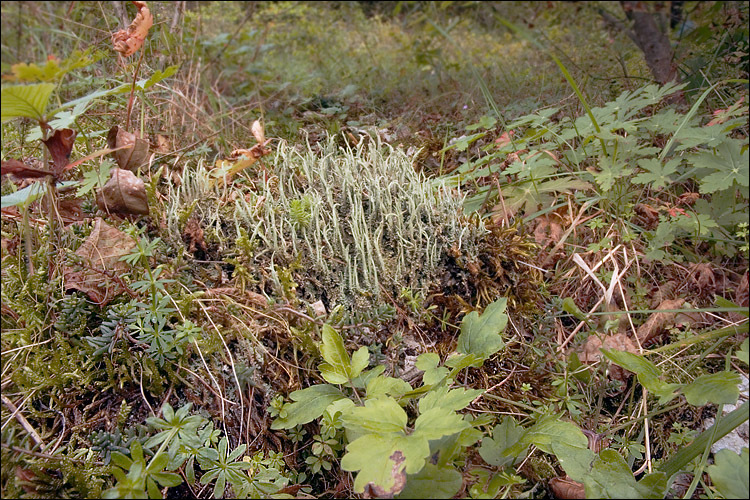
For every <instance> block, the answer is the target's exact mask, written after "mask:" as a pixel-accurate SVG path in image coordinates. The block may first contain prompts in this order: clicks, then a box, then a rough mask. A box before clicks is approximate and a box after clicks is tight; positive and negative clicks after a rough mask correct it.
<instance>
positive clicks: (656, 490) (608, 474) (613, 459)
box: [583, 450, 667, 498]
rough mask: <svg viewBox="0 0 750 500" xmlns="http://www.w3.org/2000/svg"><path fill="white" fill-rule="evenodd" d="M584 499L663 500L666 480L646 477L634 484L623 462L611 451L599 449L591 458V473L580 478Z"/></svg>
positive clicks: (661, 475)
mask: <svg viewBox="0 0 750 500" xmlns="http://www.w3.org/2000/svg"><path fill="white" fill-rule="evenodd" d="M583 484H584V485H585V487H586V498H664V494H665V493H666V490H667V477H666V474H664V473H663V472H654V473H653V474H649V475H647V476H646V477H644V478H643V479H641V481H640V482H636V480H635V478H634V477H633V472H632V471H631V470H630V468H629V467H628V464H627V463H625V459H624V458H622V457H621V456H620V454H619V453H617V452H616V451H614V450H602V452H601V453H599V456H598V457H596V458H595V459H594V463H593V466H592V469H591V473H590V474H587V475H586V476H584V477H583Z"/></svg>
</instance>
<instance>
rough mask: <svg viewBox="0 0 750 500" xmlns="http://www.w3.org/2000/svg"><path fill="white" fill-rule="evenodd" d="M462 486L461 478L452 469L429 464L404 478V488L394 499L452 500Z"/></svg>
mask: <svg viewBox="0 0 750 500" xmlns="http://www.w3.org/2000/svg"><path fill="white" fill-rule="evenodd" d="M462 484H463V477H462V476H461V473H460V472H458V471H457V470H456V469H455V468H454V467H439V466H437V465H433V464H431V463H429V462H428V463H426V464H425V466H424V467H423V468H422V470H421V471H419V472H418V473H416V474H413V475H409V476H407V478H406V487H405V488H404V490H403V491H402V492H401V494H400V495H397V496H396V498H452V497H453V495H455V494H456V493H458V490H459V489H461V485H462Z"/></svg>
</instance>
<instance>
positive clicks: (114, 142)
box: [107, 125, 148, 172]
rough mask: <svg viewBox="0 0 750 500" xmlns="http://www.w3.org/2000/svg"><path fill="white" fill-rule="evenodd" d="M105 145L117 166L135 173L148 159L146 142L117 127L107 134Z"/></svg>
mask: <svg viewBox="0 0 750 500" xmlns="http://www.w3.org/2000/svg"><path fill="white" fill-rule="evenodd" d="M107 145H108V146H109V147H110V149H117V151H115V152H114V154H115V160H116V161H117V166H118V167H120V168H124V169H127V170H130V171H132V172H137V171H138V169H139V168H140V167H141V165H143V164H144V163H146V160H147V158H148V141H147V140H145V139H141V138H140V137H138V136H136V135H135V134H132V133H130V132H128V131H127V130H124V129H121V128H120V127H118V126H117V125H115V126H114V127H112V128H111V129H109V132H108V133H107Z"/></svg>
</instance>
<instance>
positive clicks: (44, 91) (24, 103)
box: [0, 83, 56, 122]
mask: <svg viewBox="0 0 750 500" xmlns="http://www.w3.org/2000/svg"><path fill="white" fill-rule="evenodd" d="M55 87H56V85H55V84H53V83H36V84H34V85H12V86H8V87H3V89H2V91H0V92H1V95H2V99H1V100H0V103H1V104H0V118H1V119H2V121H3V122H5V121H8V120H12V119H13V118H31V119H34V120H36V121H41V120H43V119H44V112H45V111H46V110H47V104H48V103H49V98H50V96H51V95H52V91H53V90H55Z"/></svg>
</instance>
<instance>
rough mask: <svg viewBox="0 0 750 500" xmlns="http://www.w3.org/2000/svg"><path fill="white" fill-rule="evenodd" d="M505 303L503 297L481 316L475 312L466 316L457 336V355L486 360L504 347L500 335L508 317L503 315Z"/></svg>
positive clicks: (488, 307) (505, 300)
mask: <svg viewBox="0 0 750 500" xmlns="http://www.w3.org/2000/svg"><path fill="white" fill-rule="evenodd" d="M507 302H508V300H507V299H506V298H505V297H503V298H500V299H498V300H496V301H495V302H493V303H492V304H490V305H488V306H487V308H486V309H485V310H484V312H483V313H482V315H481V316H480V315H479V314H478V313H477V312H476V311H472V312H470V313H469V314H467V315H466V317H465V318H464V319H463V321H462V322H461V334H460V335H459V336H458V347H457V350H458V352H459V353H462V354H474V355H475V356H477V357H478V358H481V359H487V358H489V357H490V356H492V355H493V354H495V353H496V352H497V351H499V350H500V349H502V348H503V347H505V342H503V339H502V337H501V335H500V333H501V332H502V331H503V330H505V327H506V325H507V324H508V315H507V314H505V307H506V305H507Z"/></svg>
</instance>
